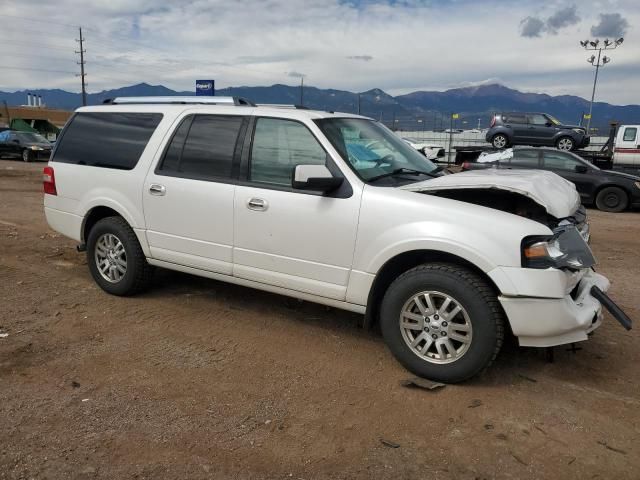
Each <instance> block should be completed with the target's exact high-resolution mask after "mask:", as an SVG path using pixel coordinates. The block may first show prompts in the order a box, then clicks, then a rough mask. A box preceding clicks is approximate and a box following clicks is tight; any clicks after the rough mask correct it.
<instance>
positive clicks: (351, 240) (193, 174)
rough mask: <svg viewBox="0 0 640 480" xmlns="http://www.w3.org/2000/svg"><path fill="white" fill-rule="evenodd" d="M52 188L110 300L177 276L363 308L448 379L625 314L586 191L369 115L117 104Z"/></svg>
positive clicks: (239, 105)
mask: <svg viewBox="0 0 640 480" xmlns="http://www.w3.org/2000/svg"><path fill="white" fill-rule="evenodd" d="M44 190H45V196H44V205H45V213H46V217H47V221H48V222H49V225H50V226H51V227H52V228H53V229H55V230H57V231H58V232H60V233H62V234H64V235H66V236H68V237H70V238H72V239H75V240H76V241H77V242H79V244H80V245H79V250H83V249H85V248H86V251H87V260H88V264H89V268H90V270H91V273H92V275H93V277H94V279H95V281H96V282H97V283H98V285H100V287H102V288H103V289H104V290H105V291H107V292H108V293H111V294H115V295H130V294H133V293H135V292H137V291H140V290H141V289H142V288H144V287H145V286H146V285H147V283H148V281H149V279H150V276H151V273H152V271H153V267H163V268H169V269H173V270H179V271H182V272H187V273H192V274H195V275H201V276H205V277H209V278H213V279H216V280H222V281H227V282H231V283H236V284H239V285H243V286H247V287H253V288H259V289H263V290H268V291H271V292H276V293H280V294H284V295H289V296H292V297H296V298H300V299H304V300H310V301H314V302H318V303H322V304H325V305H331V306H334V307H337V308H342V309H346V310H351V311H354V312H359V313H362V314H365V323H367V324H372V323H374V322H379V323H380V326H381V329H382V332H383V335H384V339H385V341H386V343H387V344H388V346H389V348H390V349H391V351H392V352H393V354H394V355H395V356H396V358H397V359H398V360H399V361H400V362H401V363H402V364H403V365H404V366H405V367H406V368H408V369H409V370H411V371H412V372H414V373H416V374H418V375H421V376H425V377H429V378H432V379H437V380H441V381H446V382H457V381H462V380H465V379H467V378H469V377H471V376H473V375H475V374H477V373H479V372H480V371H481V370H483V369H484V368H485V367H486V366H488V365H489V364H490V363H491V361H492V360H493V359H494V358H495V356H496V355H497V353H498V351H499V350H500V346H501V344H502V341H503V337H504V335H505V333H506V332H507V331H509V330H508V329H507V323H508V324H509V326H510V331H511V332H513V334H514V335H515V336H517V337H518V339H519V342H520V345H527V346H538V347H548V346H553V345H559V344H564V343H570V342H576V341H580V340H586V339H587V334H588V333H589V332H591V331H592V330H594V329H595V328H596V327H597V326H598V325H599V323H600V320H601V316H602V315H601V310H602V309H601V304H600V301H598V300H597V299H596V297H597V298H599V299H600V300H601V301H603V302H604V303H605V305H607V306H608V307H609V305H608V302H610V300H609V299H608V297H606V295H605V294H604V293H603V292H604V291H606V290H607V289H608V287H609V282H608V281H607V279H606V278H605V277H603V276H602V275H599V274H597V273H595V271H594V270H593V269H592V266H593V264H594V259H593V256H592V254H591V251H590V249H589V246H588V244H587V241H586V240H587V237H588V226H587V224H586V221H585V214H584V209H583V208H582V207H581V206H580V198H579V196H578V194H577V192H576V190H575V188H574V187H573V185H572V184H571V183H569V182H567V181H565V180H563V179H562V178H560V177H558V176H556V175H555V174H553V173H549V172H542V171H538V172H525V171H517V172H516V171H507V170H500V171H497V170H496V171H491V170H485V171H473V172H467V173H461V174H455V175H450V174H447V172H444V171H442V170H441V169H440V168H439V167H436V166H435V165H434V164H432V163H431V162H430V161H429V160H427V159H426V158H425V157H424V156H422V155H421V154H419V153H418V152H416V151H415V150H414V149H412V148H411V147H410V146H409V145H407V144H406V143H405V142H404V141H403V140H402V139H400V138H398V137H397V136H396V135H394V134H393V133H392V132H391V131H390V130H388V129H387V128H385V127H384V126H382V125H381V124H380V123H378V122H376V121H374V120H371V119H368V118H365V117H360V116H355V115H350V114H341V113H333V112H320V111H312V110H306V109H300V108H285V107H284V106H255V105H253V104H251V102H248V101H244V100H239V99H236V98H222V97H213V98H211V99H208V100H203V99H202V97H174V98H171V97H170V98H153V97H146V98H122V99H115V100H114V101H111V102H110V103H109V104H107V105H102V106H96V107H85V108H80V109H79V110H78V111H77V112H76V113H75V115H74V116H73V118H72V119H71V120H70V121H69V122H68V124H67V126H66V127H65V129H64V131H63V133H62V135H61V137H60V139H59V140H58V142H57V145H56V148H55V151H54V152H53V154H52V158H51V161H50V162H49V164H48V166H47V167H45V171H44ZM594 287H595V288H594ZM604 300H606V302H605V301H604ZM618 316H619V315H618Z"/></svg>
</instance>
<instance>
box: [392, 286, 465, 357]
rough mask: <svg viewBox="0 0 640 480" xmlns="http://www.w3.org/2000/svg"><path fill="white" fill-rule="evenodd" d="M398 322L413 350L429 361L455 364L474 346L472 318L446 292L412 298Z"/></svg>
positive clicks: (403, 309) (424, 294) (432, 292)
mask: <svg viewBox="0 0 640 480" xmlns="http://www.w3.org/2000/svg"><path fill="white" fill-rule="evenodd" d="M399 323H400V330H401V331H402V338H403V339H404V341H405V342H406V344H407V345H408V346H409V348H410V349H411V351H412V352H413V353H414V354H416V355H417V356H418V357H420V358H421V359H423V360H426V361H427V362H431V363H437V364H444V363H452V362H455V361H456V360H458V359H460V357H462V356H463V355H464V354H465V353H466V352H467V351H468V350H469V347H470V346H471V340H472V334H473V330H472V326H471V320H470V318H469V315H468V314H467V312H466V310H465V309H464V307H463V306H462V305H461V304H460V303H459V302H458V301H457V300H456V299H455V298H453V297H452V296H450V295H448V294H446V293H442V292H437V291H425V292H420V293H418V294H416V295H414V296H412V297H411V298H410V299H409V300H408V301H407V302H406V303H405V304H404V306H403V307H402V312H401V313H400V322H399Z"/></svg>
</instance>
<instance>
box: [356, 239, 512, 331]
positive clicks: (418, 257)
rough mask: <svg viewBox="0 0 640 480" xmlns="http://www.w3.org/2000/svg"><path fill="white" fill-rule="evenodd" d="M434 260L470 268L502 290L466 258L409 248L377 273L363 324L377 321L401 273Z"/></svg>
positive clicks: (369, 325) (496, 288) (371, 324)
mask: <svg viewBox="0 0 640 480" xmlns="http://www.w3.org/2000/svg"><path fill="white" fill-rule="evenodd" d="M432 262H441V263H450V264H453V265H459V266H462V267H465V268H468V269H469V270H471V271H473V272H474V273H476V274H477V275H479V276H480V277H481V278H483V279H484V280H486V281H487V283H488V284H489V285H491V286H492V287H493V288H494V290H495V291H496V292H500V289H499V288H498V286H497V285H496V283H495V282H494V281H493V280H492V279H491V278H490V277H489V276H488V275H487V274H486V273H485V272H484V270H482V269H481V268H480V267H478V266H477V265H476V264H474V263H472V262H470V261H469V260H467V259H465V258H462V257H460V256H458V255H455V254H453V253H449V252H444V251H441V250H429V249H420V250H409V251H406V252H402V253H399V254H397V255H395V256H394V257H392V258H390V259H388V260H387V261H386V262H385V263H384V264H383V265H382V267H381V268H380V269H379V270H378V272H377V273H376V276H375V278H374V280H373V283H372V284H371V288H370V289H369V294H368V297H367V309H366V312H365V316H364V323H363V326H364V327H365V328H368V327H371V326H373V325H374V324H375V323H377V321H378V315H379V313H380V304H381V303H382V298H383V297H384V293H385V292H386V290H387V288H389V286H390V285H391V283H392V282H393V281H394V280H395V279H396V278H397V277H398V276H399V275H401V274H403V273H404V272H406V271H407V270H410V269H412V268H414V267H417V266H418V265H421V264H423V263H432Z"/></svg>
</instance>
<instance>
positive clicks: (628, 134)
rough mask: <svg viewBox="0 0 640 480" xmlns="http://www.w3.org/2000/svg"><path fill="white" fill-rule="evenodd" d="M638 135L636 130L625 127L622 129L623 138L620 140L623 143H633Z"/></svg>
mask: <svg viewBox="0 0 640 480" xmlns="http://www.w3.org/2000/svg"><path fill="white" fill-rule="evenodd" d="M637 133H638V129H637V128H635V127H634V128H630V127H627V128H625V129H624V136H623V137H622V140H623V141H624V142H633V141H634V140H635V139H636V134H637Z"/></svg>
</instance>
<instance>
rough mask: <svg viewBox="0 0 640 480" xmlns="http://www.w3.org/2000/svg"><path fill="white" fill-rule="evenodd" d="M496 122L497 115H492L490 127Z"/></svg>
mask: <svg viewBox="0 0 640 480" xmlns="http://www.w3.org/2000/svg"><path fill="white" fill-rule="evenodd" d="M495 124H496V116H495V115H494V116H493V117H491V125H489V127H493V126H494V125H495Z"/></svg>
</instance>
